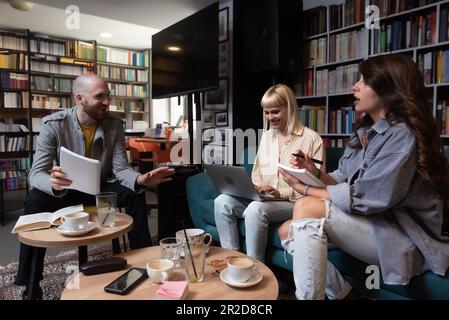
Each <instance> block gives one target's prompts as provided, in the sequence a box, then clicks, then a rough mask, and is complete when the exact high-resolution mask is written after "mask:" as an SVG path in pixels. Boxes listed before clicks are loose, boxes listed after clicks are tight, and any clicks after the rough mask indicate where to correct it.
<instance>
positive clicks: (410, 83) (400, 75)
mask: <svg viewBox="0 0 449 320" xmlns="http://www.w3.org/2000/svg"><path fill="white" fill-rule="evenodd" d="M359 71H360V74H361V76H360V80H359V81H358V82H357V83H356V84H355V85H354V86H353V92H354V100H355V101H354V104H355V110H356V111H359V112H363V113H364V116H363V117H362V118H361V119H360V121H359V122H358V123H357V124H356V128H355V129H356V130H355V131H354V134H353V135H352V136H351V138H350V143H349V144H348V146H347V147H346V149H345V152H344V154H343V156H342V158H341V159H340V162H339V167H338V169H337V170H336V171H334V172H332V173H328V174H325V173H322V174H321V177H320V178H321V180H322V181H323V182H324V183H325V184H326V185H327V187H326V188H322V189H318V188H313V187H309V186H306V185H304V184H303V183H301V182H300V181H298V180H297V179H295V178H294V177H293V176H291V175H289V174H288V173H287V172H286V171H284V170H281V169H280V170H279V171H280V173H281V175H282V176H283V178H284V180H285V181H286V182H287V183H289V184H290V185H291V186H292V187H293V189H295V190H296V191H298V192H300V193H302V194H304V195H305V197H303V198H300V199H299V200H298V201H297V202H296V203H295V207H294V211H293V219H292V220H293V221H292V220H290V221H288V222H286V223H284V225H283V226H282V227H281V229H280V231H279V234H280V236H281V239H282V240H283V242H282V243H283V245H284V248H286V250H287V252H289V253H290V254H292V255H293V271H294V279H295V285H296V297H297V298H298V299H323V298H324V296H325V294H326V295H327V296H328V298H330V299H342V298H344V297H345V296H346V295H347V294H348V293H349V292H350V291H351V286H350V285H349V283H348V282H346V281H345V280H344V278H343V277H342V276H341V275H340V273H339V272H338V270H337V269H336V268H335V267H334V266H333V265H332V264H331V263H329V262H328V261H327V248H328V241H329V242H331V243H332V244H334V245H336V246H337V247H339V248H340V249H342V250H343V251H345V252H347V253H349V254H350V255H352V256H354V257H356V258H358V259H359V260H362V261H364V262H366V263H368V264H371V265H377V266H379V267H380V269H381V272H382V277H383V281H384V283H386V284H396V285H406V284H408V283H409V281H410V279H411V278H412V277H413V276H415V275H418V274H421V273H423V272H424V271H427V270H431V271H433V272H435V273H437V274H440V275H444V274H445V273H446V270H447V269H448V266H449V237H447V236H444V235H442V226H443V201H444V200H446V199H449V188H448V187H449V168H448V165H447V161H446V159H445V158H444V156H443V155H442V153H441V139H440V136H439V134H438V130H437V127H436V122H435V119H434V118H433V116H432V110H431V108H430V107H429V106H428V105H427V101H426V97H425V88H424V82H423V78H422V75H421V73H420V71H419V69H418V67H417V65H416V63H415V62H414V61H413V60H412V59H411V58H409V57H407V56H403V55H382V56H376V57H371V58H369V59H367V60H365V61H363V62H362V63H361V64H360V66H359ZM304 158H305V159H304V160H302V159H301V158H294V159H292V161H291V164H292V165H293V166H295V167H300V168H307V169H308V170H310V171H311V172H312V173H316V171H317V170H318V169H317V168H316V167H315V165H314V163H313V162H312V161H311V160H310V159H309V157H308V156H307V155H305V156H304Z"/></svg>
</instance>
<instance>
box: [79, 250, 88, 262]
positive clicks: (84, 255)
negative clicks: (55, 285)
mask: <svg viewBox="0 0 449 320" xmlns="http://www.w3.org/2000/svg"><path fill="white" fill-rule="evenodd" d="M86 262H87V246H79V247H78V266H81V265H82V264H83V263H86Z"/></svg>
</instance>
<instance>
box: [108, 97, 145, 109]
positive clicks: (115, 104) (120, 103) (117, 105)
mask: <svg viewBox="0 0 449 320" xmlns="http://www.w3.org/2000/svg"><path fill="white" fill-rule="evenodd" d="M144 110H145V103H144V102H143V101H142V100H138V101H130V100H120V99H112V101H111V103H110V105H109V111H117V112H143V111H144Z"/></svg>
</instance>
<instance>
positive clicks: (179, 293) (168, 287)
mask: <svg viewBox="0 0 449 320" xmlns="http://www.w3.org/2000/svg"><path fill="white" fill-rule="evenodd" d="M188 292H189V282H188V281H165V282H164V283H163V284H162V285H161V286H160V288H159V289H158V290H157V291H156V299H157V300H184V299H185V298H186V296H187V293H188Z"/></svg>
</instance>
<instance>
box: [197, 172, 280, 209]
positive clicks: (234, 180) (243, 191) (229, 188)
mask: <svg viewBox="0 0 449 320" xmlns="http://www.w3.org/2000/svg"><path fill="white" fill-rule="evenodd" d="M204 168H205V169H206V172H207V174H208V175H209V177H210V179H211V180H212V182H213V183H214V185H215V187H216V188H217V189H218V191H220V192H221V193H223V194H227V195H230V196H233V197H238V198H244V199H249V200H254V201H288V200H287V199H281V198H275V197H273V196H272V195H270V194H260V193H258V192H257V191H256V189H255V188H254V185H253V182H252V181H251V178H250V176H249V175H248V173H247V172H246V170H245V168H243V167H233V166H225V165H219V164H205V165H204Z"/></svg>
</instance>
